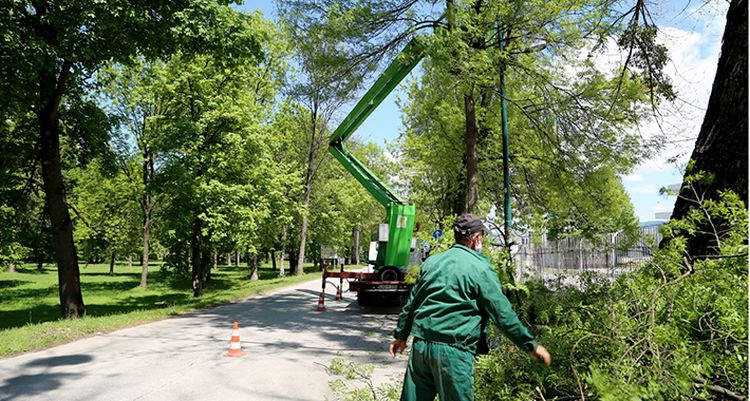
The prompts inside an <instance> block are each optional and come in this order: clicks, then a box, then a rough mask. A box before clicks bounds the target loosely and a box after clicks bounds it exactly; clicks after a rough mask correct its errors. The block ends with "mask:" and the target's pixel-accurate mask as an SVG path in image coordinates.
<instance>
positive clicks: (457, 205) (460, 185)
mask: <svg viewBox="0 0 750 401" xmlns="http://www.w3.org/2000/svg"><path fill="white" fill-rule="evenodd" d="M465 168H466V153H464V157H463V160H462V165H461V169H460V170H458V173H457V175H456V185H457V187H456V191H455V193H454V194H453V214H455V215H456V216H459V215H462V214H464V213H466V195H467V187H466V177H465V176H464V171H465Z"/></svg>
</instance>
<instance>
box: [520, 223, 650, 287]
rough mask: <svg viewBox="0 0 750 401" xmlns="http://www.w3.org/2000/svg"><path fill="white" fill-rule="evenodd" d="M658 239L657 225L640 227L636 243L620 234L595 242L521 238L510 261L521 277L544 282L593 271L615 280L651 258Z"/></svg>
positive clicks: (578, 239)
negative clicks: (556, 277) (531, 277)
mask: <svg viewBox="0 0 750 401" xmlns="http://www.w3.org/2000/svg"><path fill="white" fill-rule="evenodd" d="M661 238H662V236H661V233H660V232H659V228H658V226H651V227H643V228H641V229H640V235H639V238H638V239H637V240H636V241H635V242H633V241H632V240H630V241H626V238H625V237H624V235H623V234H622V233H613V234H606V235H604V237H603V238H602V239H601V240H600V241H596V242H593V241H590V240H587V239H584V238H562V239H559V240H554V241H548V240H546V239H544V238H543V239H542V241H539V242H536V243H535V242H533V241H531V239H530V238H528V237H524V238H521V241H520V242H521V243H520V245H519V246H518V248H517V249H515V250H514V254H513V258H514V260H515V262H516V265H517V266H518V273H520V274H521V275H530V276H534V277H538V278H545V279H546V278H550V277H554V276H556V275H559V274H561V273H564V274H567V275H575V274H580V273H583V272H586V271H593V272H598V273H601V274H605V275H607V276H608V277H614V276H616V275H618V274H621V273H622V272H625V271H628V270H630V269H631V268H632V267H634V266H636V265H638V264H640V263H643V262H646V261H648V260H649V259H651V252H652V249H653V247H654V246H658V244H659V241H661Z"/></svg>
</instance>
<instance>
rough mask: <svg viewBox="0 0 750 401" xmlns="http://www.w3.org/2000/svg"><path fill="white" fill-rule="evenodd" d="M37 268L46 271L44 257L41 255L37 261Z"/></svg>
mask: <svg viewBox="0 0 750 401" xmlns="http://www.w3.org/2000/svg"><path fill="white" fill-rule="evenodd" d="M36 268H37V269H39V270H42V269H44V256H42V255H39V256H37V259H36Z"/></svg>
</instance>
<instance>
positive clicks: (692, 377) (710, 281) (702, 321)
mask: <svg viewBox="0 0 750 401" xmlns="http://www.w3.org/2000/svg"><path fill="white" fill-rule="evenodd" d="M697 202H698V203H699V204H700V207H698V209H699V210H701V211H702V212H703V215H702V217H701V219H703V220H706V219H717V218H719V216H724V217H723V218H728V219H731V221H733V223H732V224H731V229H730V230H729V231H726V232H723V233H721V234H720V238H721V240H720V243H721V254H720V256H718V257H716V258H712V259H705V260H692V261H689V260H688V262H689V264H688V265H686V264H685V263H686V259H685V255H686V254H685V244H686V241H685V240H684V238H682V239H679V238H675V239H673V240H672V241H670V242H669V244H668V245H667V246H666V247H664V248H662V249H654V252H653V257H652V259H651V261H650V262H648V263H647V264H645V265H643V266H640V267H639V268H637V269H635V270H634V271H633V272H631V273H628V274H625V275H622V276H620V277H618V278H617V279H616V280H615V281H614V282H612V283H609V282H607V281H604V280H593V281H586V280H582V282H581V284H580V286H579V287H572V286H568V285H562V284H561V283H554V282H552V283H546V284H543V283H540V282H535V281H531V282H527V283H526V285H527V286H528V287H529V290H530V296H529V297H528V298H527V299H525V301H524V303H523V307H522V309H521V311H520V312H521V315H522V316H523V317H524V318H525V319H528V322H529V323H530V324H532V325H533V326H535V327H538V328H543V330H542V331H541V342H542V343H543V344H544V345H545V346H548V347H549V348H550V353H551V354H552V355H553V365H552V368H551V369H548V370H540V368H539V367H538V366H537V365H536V364H534V363H533V362H531V361H530V360H529V359H528V358H527V357H526V356H525V355H523V354H522V353H521V352H519V351H517V350H515V349H506V347H505V346H506V344H507V345H508V346H509V347H510V344H509V343H507V341H506V340H501V341H500V349H499V350H498V352H496V353H492V354H490V355H489V356H487V357H486V359H484V360H481V361H480V363H479V364H478V365H477V373H476V380H477V382H476V383H477V399H478V400H515V399H519V398H523V399H526V398H533V397H536V396H538V394H534V393H533V391H532V388H533V387H535V386H538V387H539V388H540V392H541V394H543V396H544V397H545V398H546V399H554V398H555V397H559V398H566V397H569V398H576V399H578V398H582V397H584V396H585V398H586V399H591V400H644V401H645V400H664V401H667V400H677V399H688V398H702V399H723V397H722V395H721V393H720V392H721V391H723V390H722V389H724V390H728V391H731V392H733V393H735V394H746V393H747V390H748V381H747V374H746V372H747V363H748V360H747V352H748V345H747V344H748V342H747V335H748V332H747V325H748V314H747V308H745V307H739V306H742V305H747V302H748V293H747V285H748V281H747V280H748V278H747V271H746V269H747V244H746V243H745V241H746V237H747V209H746V208H745V207H744V205H743V204H742V202H740V201H739V200H738V199H737V197H736V195H734V194H724V195H723V198H722V200H721V201H719V202H707V201H697ZM730 216H731V217H730ZM695 218H696V219H698V217H697V216H695ZM688 220H689V219H688ZM684 224H686V221H673V222H670V223H669V224H668V225H667V227H666V232H665V234H667V235H669V233H670V232H684V231H681V230H682V227H683V226H684ZM687 224H692V223H687ZM678 227H679V228H680V230H677V231H675V228H678Z"/></svg>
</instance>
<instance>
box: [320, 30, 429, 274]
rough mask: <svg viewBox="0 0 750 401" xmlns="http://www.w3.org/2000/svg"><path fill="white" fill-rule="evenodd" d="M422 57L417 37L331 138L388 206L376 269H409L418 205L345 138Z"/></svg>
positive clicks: (347, 164) (334, 149)
mask: <svg viewBox="0 0 750 401" xmlns="http://www.w3.org/2000/svg"><path fill="white" fill-rule="evenodd" d="M422 58H424V49H423V47H422V46H421V45H420V44H419V42H418V39H417V38H414V39H412V40H411V42H409V44H407V45H406V47H405V48H404V50H402V51H401V53H399V55H398V56H397V57H396V59H395V60H394V61H393V62H392V63H391V64H390V65H389V66H388V68H386V69H385V71H383V73H382V74H381V75H380V77H379V78H378V79H377V80H376V81H375V83H374V84H373V85H372V87H371V88H370V89H369V90H368V91H367V93H365V95H364V96H363V97H362V99H360V100H359V102H357V104H356V105H355V106H354V108H353V109H352V111H351V112H349V114H348V115H347V116H346V118H344V120H343V121H342V122H341V124H339V126H338V127H337V128H336V130H335V131H334V132H333V135H331V139H330V141H329V146H328V150H329V151H330V152H331V153H332V154H333V156H334V157H335V158H336V160H338V161H339V162H340V163H341V165H343V166H344V168H346V170H347V171H348V172H349V173H350V174H351V175H352V176H354V178H355V179H356V180H357V181H359V183H360V184H362V186H363V187H365V189H367V191H368V192H370V194H372V196H373V197H375V199H376V200H377V201H378V202H380V204H381V205H383V207H385V209H386V215H387V216H386V217H387V219H388V242H387V243H382V242H381V243H379V245H378V258H377V262H376V266H375V267H376V269H380V268H382V267H386V266H394V267H398V268H400V269H406V268H407V267H408V266H409V255H410V253H411V238H412V231H413V229H414V212H415V206H414V204H413V203H407V202H405V201H404V200H403V199H401V197H400V196H398V194H396V193H395V192H393V190H391V189H390V188H389V187H388V185H386V184H385V183H384V182H383V181H381V180H380V179H379V178H378V177H376V176H375V175H374V174H373V173H372V172H371V171H370V170H369V169H368V168H367V167H365V165H364V164H362V162H360V161H359V160H358V159H357V158H356V157H354V155H352V154H351V153H349V150H348V149H347V148H346V140H347V139H348V138H349V137H350V136H351V135H352V134H353V133H354V131H356V129H357V128H359V126H360V125H361V124H362V122H364V121H365V119H367V117H368V116H369V115H370V114H371V113H372V112H373V111H374V110H375V109H376V108H377V107H378V106H379V105H380V103H382V102H383V100H385V98H386V97H387V96H388V94H390V93H391V92H392V91H393V90H394V89H395V88H396V86H397V85H398V84H399V83H400V82H401V81H402V80H403V79H404V78H406V76H407V75H408V74H409V72H411V70H412V69H413V68H414V67H415V66H416V65H417V64H419V62H420V61H421V60H422Z"/></svg>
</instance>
